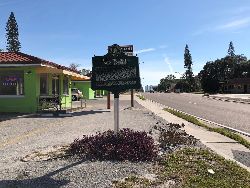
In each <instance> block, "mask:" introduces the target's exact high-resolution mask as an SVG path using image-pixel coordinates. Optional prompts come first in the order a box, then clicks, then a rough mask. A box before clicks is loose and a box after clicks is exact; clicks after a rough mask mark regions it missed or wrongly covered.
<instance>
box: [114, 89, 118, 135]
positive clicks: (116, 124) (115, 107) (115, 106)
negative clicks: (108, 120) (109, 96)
mask: <svg viewBox="0 0 250 188" xmlns="http://www.w3.org/2000/svg"><path fill="white" fill-rule="evenodd" d="M114 120H115V121H114V122H115V123H114V131H115V134H117V133H118V131H119V93H115V94H114Z"/></svg>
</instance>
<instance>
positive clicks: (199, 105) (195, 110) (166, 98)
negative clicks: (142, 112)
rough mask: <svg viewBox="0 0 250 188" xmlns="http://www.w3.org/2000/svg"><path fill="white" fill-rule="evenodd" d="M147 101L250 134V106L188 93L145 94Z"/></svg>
mask: <svg viewBox="0 0 250 188" xmlns="http://www.w3.org/2000/svg"><path fill="white" fill-rule="evenodd" d="M143 95H144V96H145V97H146V98H147V99H151V100H154V101H156V102H159V103H161V104H164V105H167V106H169V107H172V108H175V109H177V110H181V111H184V112H186V113H189V114H192V115H196V116H198V117H201V118H204V119H207V120H210V121H213V122H216V123H220V124H223V125H226V126H229V127H232V128H236V129H238V130H241V131H244V132H247V133H250V104H240V103H233V102H224V101H217V100H214V99H209V98H206V97H202V95H199V94H188V93H143Z"/></svg>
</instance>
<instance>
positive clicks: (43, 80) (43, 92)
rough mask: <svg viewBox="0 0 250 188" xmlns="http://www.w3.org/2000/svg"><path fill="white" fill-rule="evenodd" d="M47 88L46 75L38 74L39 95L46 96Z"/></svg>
mask: <svg viewBox="0 0 250 188" xmlns="http://www.w3.org/2000/svg"><path fill="white" fill-rule="evenodd" d="M48 93H49V87H48V75H47V74H40V95H48Z"/></svg>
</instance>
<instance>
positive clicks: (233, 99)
mask: <svg viewBox="0 0 250 188" xmlns="http://www.w3.org/2000/svg"><path fill="white" fill-rule="evenodd" d="M203 97H207V98H209V99H214V100H218V101H224V102H234V103H241V104H250V102H248V101H244V100H239V99H235V98H231V99H230V98H223V97H215V96H203ZM246 100H247V99H246Z"/></svg>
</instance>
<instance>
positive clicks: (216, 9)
mask: <svg viewBox="0 0 250 188" xmlns="http://www.w3.org/2000/svg"><path fill="white" fill-rule="evenodd" d="M11 11H13V12H14V13H15V17H16V20H17V22H18V25H19V34H20V41H21V44H22V50H21V51H22V52H24V53H28V54H31V55H34V56H37V57H40V58H43V59H46V60H51V61H54V62H55V63H59V64H64V65H69V64H70V63H78V64H80V65H81V67H85V68H89V69H90V68H91V57H92V56H93V55H94V54H95V55H104V54H105V53H106V52H107V46H108V45H112V44H114V43H117V44H120V45H127V44H133V45H134V48H135V51H136V52H137V53H138V56H139V58H140V61H141V62H144V63H141V64H140V71H141V77H142V78H143V79H142V83H143V85H147V84H149V85H151V84H152V85H156V84H158V83H159V80H160V78H162V77H165V76H166V75H167V74H171V73H175V72H181V73H183V72H184V68H183V53H184V47H185V45H186V44H188V45H189V48H190V51H191V54H192V57H193V63H194V65H193V70H194V72H195V73H196V74H197V73H198V72H199V71H200V70H201V69H202V67H203V66H204V64H205V63H206V62H207V61H209V60H214V59H216V58H221V57H223V56H225V55H226V53H227V49H228V44H229V42H230V41H233V43H234V46H235V50H236V53H238V54H245V55H246V56H247V57H248V58H250V48H249V46H250V1H249V0H219V1H218V0H217V1H216V0H202V1H201V0H188V1H184V0H175V1H173V0H172V1H170V0H126V1H122V0H105V1H103V0H74V1H72V0H42V1H38V0H0V48H2V49H5V46H6V39H5V26H6V22H7V19H8V17H9V14H10V12H11ZM176 76H178V74H176Z"/></svg>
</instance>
